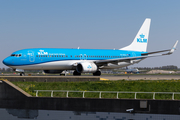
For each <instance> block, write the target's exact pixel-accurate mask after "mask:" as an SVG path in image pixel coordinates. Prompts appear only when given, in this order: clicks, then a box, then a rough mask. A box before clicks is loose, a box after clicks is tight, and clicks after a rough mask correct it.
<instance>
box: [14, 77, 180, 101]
mask: <svg viewBox="0 0 180 120" xmlns="http://www.w3.org/2000/svg"><path fill="white" fill-rule="evenodd" d="M12 83H14V84H15V85H17V86H18V87H20V88H21V89H23V90H24V91H26V92H28V93H29V94H31V95H33V96H35V95H36V93H35V91H34V90H74V91H131V92H132V91H134V92H180V87H179V86H180V80H154V81H152V80H145V81H144V80H137V81H126V80H120V81H96V82H12ZM38 96H46V97H50V96H51V93H50V92H39V94H38ZM53 96H54V97H66V93H65V92H62V93H60V92H55V93H54V94H53ZM68 96H69V97H82V93H69V95H68ZM116 96H117V94H116V93H112V94H109V93H102V98H116ZM152 96H153V94H144V93H143V94H140V93H139V94H137V98H141V99H152ZM85 97H86V98H98V97H99V93H85ZM118 97H119V98H134V94H132V93H128V94H123V93H121V94H120V93H119V96H118ZM156 99H172V95H171V94H156ZM175 99H178V100H180V95H175Z"/></svg>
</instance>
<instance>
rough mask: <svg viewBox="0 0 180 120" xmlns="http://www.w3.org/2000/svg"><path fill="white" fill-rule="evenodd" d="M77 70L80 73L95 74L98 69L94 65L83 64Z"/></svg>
mask: <svg viewBox="0 0 180 120" xmlns="http://www.w3.org/2000/svg"><path fill="white" fill-rule="evenodd" d="M76 70H77V72H79V73H94V72H96V71H97V70H98V67H97V65H96V64H94V63H88V62H83V63H78V65H77V67H76Z"/></svg>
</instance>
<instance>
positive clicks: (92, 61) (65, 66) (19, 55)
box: [3, 18, 178, 76]
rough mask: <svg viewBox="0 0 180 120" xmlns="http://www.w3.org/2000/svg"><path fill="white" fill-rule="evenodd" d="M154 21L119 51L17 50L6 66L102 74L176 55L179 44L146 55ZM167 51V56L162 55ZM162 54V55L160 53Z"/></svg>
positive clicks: (146, 20) (141, 29) (142, 28)
mask: <svg viewBox="0 0 180 120" xmlns="http://www.w3.org/2000/svg"><path fill="white" fill-rule="evenodd" d="M150 23H151V19H149V18H147V19H145V21H144V23H143V25H142V26H141V28H140V30H139V32H138V33H137V35H136V37H135V38H134V40H133V42H132V43H131V44H130V45H129V46H126V47H124V48H121V49H119V50H114V49H112V50H109V49H79V48H78V49H62V48H33V49H23V50H19V51H16V52H14V53H12V54H11V56H9V57H7V58H6V59H4V60H3V63H4V64H5V65H7V66H9V67H11V68H12V69H14V70H15V71H17V72H20V75H21V76H22V75H25V74H24V70H26V69H28V70H35V69H41V70H44V72H45V73H59V74H62V73H63V71H65V70H74V73H73V75H81V73H93V75H94V76H100V75H101V71H100V70H101V69H114V68H121V67H126V66H129V65H132V64H135V63H138V62H140V61H141V60H143V59H145V58H148V57H155V56H163V55H170V54H172V53H173V52H174V50H175V48H176V45H177V43H178V41H176V43H175V44H174V46H173V47H172V49H168V50H161V51H155V52H146V50H147V44H148V36H149V29H150ZM161 52H164V53H161ZM160 53H161V54H160Z"/></svg>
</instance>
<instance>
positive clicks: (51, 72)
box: [43, 70, 63, 74]
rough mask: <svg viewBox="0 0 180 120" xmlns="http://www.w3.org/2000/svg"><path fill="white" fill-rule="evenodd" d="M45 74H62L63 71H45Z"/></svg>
mask: <svg viewBox="0 0 180 120" xmlns="http://www.w3.org/2000/svg"><path fill="white" fill-rule="evenodd" d="M43 71H44V73H49V74H58V73H62V71H63V70H43Z"/></svg>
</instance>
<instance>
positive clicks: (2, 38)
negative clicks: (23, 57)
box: [0, 0, 180, 68]
mask: <svg viewBox="0 0 180 120" xmlns="http://www.w3.org/2000/svg"><path fill="white" fill-rule="evenodd" d="M179 5H180V1H179V0H0V61H2V60H3V59H4V58H6V57H7V56H9V55H10V54H11V53H12V52H14V51H17V50H20V49H25V48H39V47H41V48H42V47H44V48H77V47H80V48H92V49H96V48H97V49H113V48H116V49H119V48H122V47H124V46H127V45H129V44H130V43H131V42H132V40H133V39H134V37H135V35H136V34H137V32H138V30H139V28H140V27H141V25H142V23H143V22H144V20H145V18H151V28H150V34H149V43H148V51H149V52H152V51H156V50H164V49H170V48H171V47H172V46H173V44H174V43H175V41H176V40H178V39H179V38H180V6H179ZM179 45H180V43H179V44H178V46H177V50H176V51H175V53H174V54H173V55H170V56H162V57H154V58H148V59H145V60H144V61H141V62H140V63H139V64H136V65H133V66H139V67H155V66H157V67H159V66H164V65H176V66H178V67H180V64H179V63H180V62H179V61H180V56H179V53H180V50H179V49H178V48H179ZM0 67H1V68H2V67H5V65H3V63H2V62H0ZM131 67H132V66H131Z"/></svg>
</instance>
